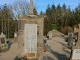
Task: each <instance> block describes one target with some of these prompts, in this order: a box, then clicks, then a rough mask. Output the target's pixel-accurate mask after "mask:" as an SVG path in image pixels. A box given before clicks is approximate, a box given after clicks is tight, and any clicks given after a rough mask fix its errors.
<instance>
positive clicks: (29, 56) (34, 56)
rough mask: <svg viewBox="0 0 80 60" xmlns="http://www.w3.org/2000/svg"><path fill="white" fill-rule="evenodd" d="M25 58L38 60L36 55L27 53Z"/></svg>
mask: <svg viewBox="0 0 80 60" xmlns="http://www.w3.org/2000/svg"><path fill="white" fill-rule="evenodd" d="M23 56H24V57H25V58H27V59H33V58H34V59H36V58H37V54H36V53H25V54H24V55H23Z"/></svg>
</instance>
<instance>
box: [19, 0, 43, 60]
mask: <svg viewBox="0 0 80 60" xmlns="http://www.w3.org/2000/svg"><path fill="white" fill-rule="evenodd" d="M30 5H33V0H30ZM31 7H32V8H31ZM31 7H30V9H31V10H30V11H31V12H32V13H31V12H30V11H29V12H30V13H29V15H27V16H26V15H22V16H19V17H18V43H19V54H20V55H22V56H23V57H25V58H28V59H32V60H34V59H35V60H36V59H37V60H43V26H44V17H40V16H36V15H33V10H32V9H33V6H31ZM27 24H28V25H29V26H30V24H31V25H32V24H33V26H30V27H31V28H29V26H28V25H27ZM26 25H27V27H26V29H25V26H26ZM34 25H36V26H37V28H36V27H34ZM32 28H35V29H32ZM27 29H28V30H27ZM36 29H37V30H36ZM33 30H34V31H35V32H36V31H37V40H36V35H35V36H34V37H35V39H34V42H33V39H32V38H34V37H33V35H34V34H35V32H33ZM25 31H26V32H27V33H25ZM31 31H32V32H33V34H32V33H29V32H31ZM28 35H29V36H28ZM31 41H32V42H31ZM28 42H29V43H28ZM33 44H35V47H34V45H33ZM36 45H37V47H36ZM25 46H26V47H25ZM28 46H29V47H30V48H29V50H30V51H29V50H28V49H27V48H28ZM34 48H37V49H35V50H34ZM32 49H33V50H32ZM36 50H37V52H36ZM28 51H29V53H27V52H28ZM34 53H36V54H34ZM35 56H36V57H35ZM33 58H34V59H33Z"/></svg>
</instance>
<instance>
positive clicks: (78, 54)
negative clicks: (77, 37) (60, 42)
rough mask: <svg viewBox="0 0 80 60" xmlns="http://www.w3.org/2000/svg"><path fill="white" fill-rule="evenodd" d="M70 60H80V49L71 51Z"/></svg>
mask: <svg viewBox="0 0 80 60" xmlns="http://www.w3.org/2000/svg"><path fill="white" fill-rule="evenodd" d="M72 60H80V49H74V50H73V54H72Z"/></svg>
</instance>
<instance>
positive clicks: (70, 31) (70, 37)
mask: <svg viewBox="0 0 80 60" xmlns="http://www.w3.org/2000/svg"><path fill="white" fill-rule="evenodd" d="M68 45H69V46H70V47H72V46H73V30H72V29H70V30H69V31H68Z"/></svg>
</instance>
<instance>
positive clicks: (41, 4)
mask: <svg viewBox="0 0 80 60" xmlns="http://www.w3.org/2000/svg"><path fill="white" fill-rule="evenodd" d="M14 1H16V0H0V5H4V4H5V3H6V4H12V3H13V2H14ZM27 1H28V2H29V0H27ZM53 3H54V4H55V5H56V6H57V5H58V4H59V3H60V5H61V6H62V5H63V3H65V4H66V5H67V6H69V5H70V8H71V9H74V8H75V7H77V6H78V3H80V0H34V5H36V7H37V10H38V12H40V11H41V10H42V11H43V12H45V10H46V8H47V5H48V4H50V5H52V4H53Z"/></svg>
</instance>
